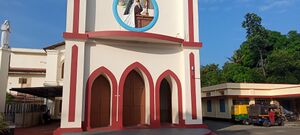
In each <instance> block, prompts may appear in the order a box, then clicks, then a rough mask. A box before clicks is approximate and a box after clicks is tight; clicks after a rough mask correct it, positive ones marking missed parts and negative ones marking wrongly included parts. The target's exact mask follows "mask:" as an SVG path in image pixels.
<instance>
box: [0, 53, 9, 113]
mask: <svg viewBox="0 0 300 135" xmlns="http://www.w3.org/2000/svg"><path fill="white" fill-rule="evenodd" d="M9 58H10V49H6V48H0V112H4V108H5V99H6V91H7V80H8V70H9Z"/></svg>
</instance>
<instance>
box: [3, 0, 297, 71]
mask: <svg viewBox="0 0 300 135" xmlns="http://www.w3.org/2000/svg"><path fill="white" fill-rule="evenodd" d="M299 7H300V0H199V20H200V39H201V42H203V48H201V50H200V54H201V65H206V64H211V63H216V64H219V65H220V66H222V65H223V64H224V63H225V62H226V61H227V59H228V58H229V57H231V56H232V54H233V52H234V50H236V49H238V48H239V46H240V45H241V43H242V42H243V41H245V30H244V29H243V28H242V27H241V23H242V21H243V19H244V16H245V14H246V13H248V12H252V13H256V14H258V15H259V16H261V17H262V18H263V25H264V26H265V27H266V28H267V29H271V30H276V31H279V32H282V33H283V34H286V33H287V32H288V31H290V30H297V31H299V32H300V8H299ZM65 16H66V0H0V22H1V23H2V22H3V21H4V20H6V19H7V20H10V22H11V25H12V34H11V39H10V45H11V46H12V47H19V48H43V47H46V46H48V45H52V44H55V43H57V42H61V41H63V38H62V33H63V32H64V31H65V23H66V20H65V18H66V17H65Z"/></svg>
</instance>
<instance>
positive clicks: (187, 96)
mask: <svg viewBox="0 0 300 135" xmlns="http://www.w3.org/2000/svg"><path fill="white" fill-rule="evenodd" d="M183 53H184V60H185V64H184V74H185V81H184V83H185V85H184V87H183V91H182V92H183V100H184V101H183V103H184V105H183V107H184V108H183V112H184V118H185V123H186V124H187V125H194V124H203V122H202V100H201V82H200V56H199V48H195V47H185V48H184V51H183ZM191 57H193V58H191ZM192 59H193V60H192ZM192 61H193V62H194V64H192ZM191 65H193V66H191ZM191 73H192V74H194V77H191ZM191 81H194V89H195V92H194V94H193V92H192V91H193V90H192V87H193V86H192V85H191V84H192V83H191ZM193 96H194V97H193ZM193 98H194V99H193ZM193 104H195V108H194V109H195V110H193V107H192V106H193ZM193 113H195V114H194V115H196V118H193V117H192V114H193Z"/></svg>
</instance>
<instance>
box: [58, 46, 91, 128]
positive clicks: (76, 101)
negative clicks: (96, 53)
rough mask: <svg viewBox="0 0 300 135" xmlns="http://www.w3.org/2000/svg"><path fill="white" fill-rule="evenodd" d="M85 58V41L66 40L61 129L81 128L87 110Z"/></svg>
mask: <svg viewBox="0 0 300 135" xmlns="http://www.w3.org/2000/svg"><path fill="white" fill-rule="evenodd" d="M75 48H77V49H75ZM76 55H77V57H76ZM84 56H85V41H69V40H66V50H65V69H64V86H63V97H62V114H61V128H81V124H82V121H83V115H84V110H85V109H84V103H85V102H84V92H85V86H86V85H85V82H86V79H85V78H84V70H85V69H84V67H85V62H84ZM75 61H77V65H76V64H75ZM75 67H76V68H75ZM74 79H75V81H74ZM72 92H74V93H75V94H74V93H73V94H72ZM72 95H73V97H72ZM74 95H76V96H74ZM70 109H71V110H70Z"/></svg>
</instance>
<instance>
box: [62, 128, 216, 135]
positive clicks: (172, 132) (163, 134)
mask: <svg viewBox="0 0 300 135" xmlns="http://www.w3.org/2000/svg"><path fill="white" fill-rule="evenodd" d="M210 133H211V131H210V130H208V129H196V128H160V129H129V130H122V131H104V132H94V133H76V134H75V133H70V134H64V135H212V134H210Z"/></svg>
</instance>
